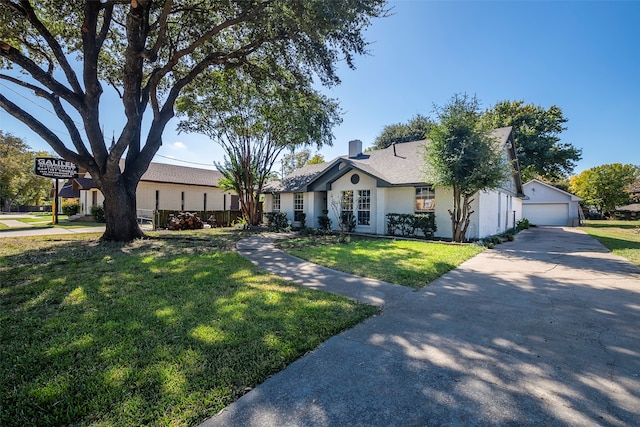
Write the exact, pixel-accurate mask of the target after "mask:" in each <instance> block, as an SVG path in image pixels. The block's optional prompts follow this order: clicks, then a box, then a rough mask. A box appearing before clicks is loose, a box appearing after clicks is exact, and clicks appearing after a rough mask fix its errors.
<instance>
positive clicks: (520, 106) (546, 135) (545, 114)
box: [483, 101, 582, 182]
mask: <svg viewBox="0 0 640 427" xmlns="http://www.w3.org/2000/svg"><path fill="white" fill-rule="evenodd" d="M483 121H485V122H486V126H488V127H490V128H494V129H495V128H500V127H506V126H513V136H514V141H515V145H516V150H517V155H518V162H519V163H520V171H521V173H522V176H523V179H524V180H525V181H528V180H531V179H533V178H541V179H543V180H546V181H549V182H555V181H561V180H562V179H565V178H567V177H568V176H569V175H570V174H571V173H572V172H573V169H574V168H575V166H576V162H577V161H579V160H580V159H581V158H582V150H580V149H577V148H575V147H574V146H573V145H572V144H570V143H562V142H560V134H561V133H562V131H564V130H566V129H567V128H566V127H565V126H564V124H565V123H566V122H567V121H568V119H567V118H565V117H564V114H563V113H562V110H561V109H560V107H557V106H555V105H552V106H551V107H549V108H548V109H544V108H543V107H540V106H537V105H533V104H525V103H524V101H502V102H498V103H496V105H494V106H493V107H491V108H490V109H488V110H486V111H485V112H484V114H483Z"/></svg>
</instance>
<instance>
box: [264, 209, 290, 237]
mask: <svg viewBox="0 0 640 427" xmlns="http://www.w3.org/2000/svg"><path fill="white" fill-rule="evenodd" d="M264 215H265V216H266V217H267V227H268V228H269V231H273V232H282V231H289V230H290V229H291V227H290V226H289V220H288V219H287V214H286V213H284V212H266V213H265V214H264Z"/></svg>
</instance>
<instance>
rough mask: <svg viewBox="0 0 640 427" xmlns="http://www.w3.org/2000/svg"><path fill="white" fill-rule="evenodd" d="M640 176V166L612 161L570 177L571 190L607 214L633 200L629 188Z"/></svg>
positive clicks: (589, 204)
mask: <svg viewBox="0 0 640 427" xmlns="http://www.w3.org/2000/svg"><path fill="white" fill-rule="evenodd" d="M639 178H640V167H638V166H635V165H630V164H625V165H623V164H621V163H612V164H606V165H601V166H596V167H594V168H591V169H587V170H585V171H583V172H581V173H580V174H578V175H576V176H572V177H571V178H569V182H570V189H571V192H572V193H573V194H575V195H576V196H578V197H582V198H583V199H584V202H583V203H584V204H585V205H587V206H594V207H595V208H596V209H597V210H598V212H599V213H600V214H605V213H607V212H609V211H612V210H614V209H615V207H616V206H621V205H626V204H627V203H629V202H630V201H631V195H630V194H629V193H628V192H627V190H628V189H629V188H630V185H631V184H633V183H634V182H636V181H637V180H638V179H639Z"/></svg>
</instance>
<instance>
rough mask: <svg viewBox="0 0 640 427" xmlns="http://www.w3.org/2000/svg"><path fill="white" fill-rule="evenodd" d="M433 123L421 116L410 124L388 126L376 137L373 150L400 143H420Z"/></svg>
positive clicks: (410, 121)
mask: <svg viewBox="0 0 640 427" xmlns="http://www.w3.org/2000/svg"><path fill="white" fill-rule="evenodd" d="M433 124H434V123H433V121H432V120H431V119H430V118H428V117H425V116H422V115H420V114H418V115H416V116H415V117H413V118H412V119H411V120H409V122H407V123H406V124H405V123H396V124H393V125H387V126H385V127H384V128H383V129H382V132H381V133H380V135H378V136H377V137H376V140H375V142H374V145H373V149H375V150H380V149H383V148H387V147H390V146H391V145H392V144H396V143H400V142H411V141H420V140H422V139H425V138H426V137H427V135H428V133H429V131H430V130H431V127H432V126H433Z"/></svg>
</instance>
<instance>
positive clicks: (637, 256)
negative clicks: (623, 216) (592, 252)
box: [584, 220, 640, 266]
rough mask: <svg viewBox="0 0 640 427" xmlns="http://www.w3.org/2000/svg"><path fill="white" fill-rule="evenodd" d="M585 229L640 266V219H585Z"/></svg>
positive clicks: (605, 244)
mask: <svg viewBox="0 0 640 427" xmlns="http://www.w3.org/2000/svg"><path fill="white" fill-rule="evenodd" d="M584 231H586V232H587V233H589V234H590V235H592V236H593V237H595V238H596V239H598V241H599V242H600V243H602V244H603V245H604V246H606V247H607V248H608V249H609V250H611V252H613V253H615V254H617V255H620V256H622V257H625V258H626V259H628V260H629V261H631V262H632V263H634V264H636V265H638V266H640V220H636V221H617V220H602V221H596V220H589V221H584Z"/></svg>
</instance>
